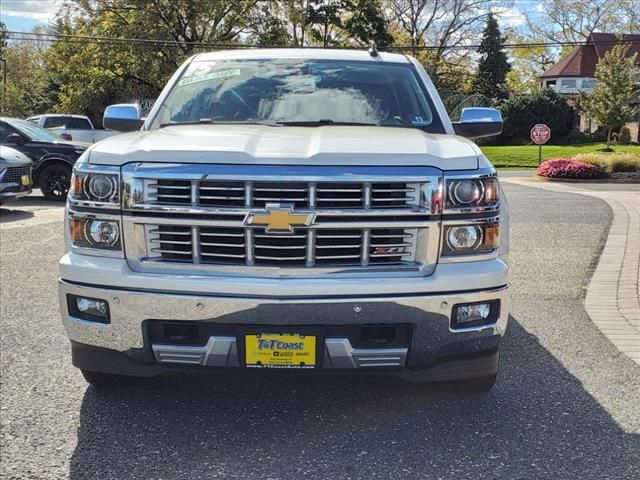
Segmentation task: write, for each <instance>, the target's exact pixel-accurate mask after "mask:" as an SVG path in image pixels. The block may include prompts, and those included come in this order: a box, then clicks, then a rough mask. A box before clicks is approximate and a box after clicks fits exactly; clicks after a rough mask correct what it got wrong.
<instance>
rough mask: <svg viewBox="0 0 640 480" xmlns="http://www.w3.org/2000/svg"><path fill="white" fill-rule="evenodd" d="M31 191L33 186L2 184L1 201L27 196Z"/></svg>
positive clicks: (0, 188) (0, 187)
mask: <svg viewBox="0 0 640 480" xmlns="http://www.w3.org/2000/svg"><path fill="white" fill-rule="evenodd" d="M30 193H31V186H22V185H20V184H17V183H4V184H0V202H6V201H7V200H12V199H16V198H20V197H25V196H27V195H29V194H30Z"/></svg>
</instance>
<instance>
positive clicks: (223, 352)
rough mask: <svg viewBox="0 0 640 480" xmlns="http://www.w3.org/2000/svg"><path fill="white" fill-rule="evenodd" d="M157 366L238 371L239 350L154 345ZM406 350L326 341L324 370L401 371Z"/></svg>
mask: <svg viewBox="0 0 640 480" xmlns="http://www.w3.org/2000/svg"><path fill="white" fill-rule="evenodd" d="M152 349H153V353H154V356H155V358H156V360H157V361H158V363H161V364H165V365H171V364H174V365H175V364H178V365H198V366H204V367H238V366H239V365H240V362H239V359H238V346H237V342H236V338H235V337H225V336H212V337H210V338H209V341H208V342H207V344H206V345H202V346H191V345H166V344H153V345H152ZM408 351H409V349H408V348H406V347H405V348H353V346H352V345H351V342H350V341H349V339H348V338H327V339H326V341H325V362H326V363H325V365H324V367H325V368H341V369H350V368H369V367H387V368H392V367H395V368H402V367H404V365H405V361H406V359H407V352H408Z"/></svg>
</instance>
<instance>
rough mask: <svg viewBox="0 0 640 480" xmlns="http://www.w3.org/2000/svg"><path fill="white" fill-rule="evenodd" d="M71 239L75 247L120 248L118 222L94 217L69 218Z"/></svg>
mask: <svg viewBox="0 0 640 480" xmlns="http://www.w3.org/2000/svg"><path fill="white" fill-rule="evenodd" d="M69 229H70V233H71V241H72V242H73V244H74V245H75V246H76V247H87V248H101V249H107V250H120V249H121V242H120V224H119V222H117V221H114V220H100V219H95V218H71V219H69Z"/></svg>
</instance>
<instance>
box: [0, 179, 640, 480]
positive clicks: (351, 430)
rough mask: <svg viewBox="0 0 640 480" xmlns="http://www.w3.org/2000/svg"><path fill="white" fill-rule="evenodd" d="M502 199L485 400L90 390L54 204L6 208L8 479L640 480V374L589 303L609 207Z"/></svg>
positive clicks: (400, 386) (543, 195)
mask: <svg viewBox="0 0 640 480" xmlns="http://www.w3.org/2000/svg"><path fill="white" fill-rule="evenodd" d="M506 190H507V194H508V195H509V201H510V205H511V208H512V221H513V224H512V242H513V243H512V245H513V247H512V276H511V281H512V294H513V304H512V318H511V323H510V326H509V330H508V332H507V335H506V337H505V340H504V345H503V347H504V349H503V355H502V369H501V372H500V375H499V378H498V384H497V386H496V388H495V389H494V390H492V391H491V392H490V393H489V394H488V395H485V396H476V397H474V396H464V395H460V394H452V393H446V392H441V391H434V390H432V389H429V388H425V387H421V386H416V385H412V384H406V383H402V382H399V381H395V380H391V379H387V378H352V377H339V378H331V377H320V378H316V377H314V378H308V377H296V378H290V377H277V376H276V377H274V376H265V377H262V376H259V377H251V378H246V377H235V378H234V377H229V376H209V375H198V374H172V375H168V376H166V377H162V378H158V379H155V380H151V381H148V382H141V383H140V384H138V385H134V386H131V387H127V388H121V389H118V390H114V391H111V392H107V393H105V392H101V391H98V390H95V389H93V388H91V387H87V385H86V384H85V383H84V381H83V380H82V377H81V376H80V374H79V373H78V372H77V371H76V370H75V369H74V368H73V367H71V365H70V358H69V348H68V341H67V339H66V337H65V335H64V332H63V329H62V326H61V323H60V319H59V314H58V306H57V298H56V278H57V271H56V266H55V263H56V260H57V258H58V257H59V256H60V255H61V254H62V251H63V247H62V226H61V223H60V221H59V220H58V219H56V218H54V216H55V215H56V214H54V213H52V212H50V213H49V215H51V217H49V218H48V220H47V221H40V220H37V219H35V218H29V219H26V220H25V221H24V223H23V224H22V225H20V226H18V227H16V226H15V225H17V222H16V221H10V220H6V221H5V219H6V218H8V217H6V216H5V213H4V211H3V212H2V213H0V221H1V222H2V224H1V225H0V235H1V238H0V240H1V241H0V255H1V256H0V258H1V260H2V265H1V271H0V274H1V276H0V281H1V285H2V292H1V295H2V297H1V302H0V329H1V344H0V347H1V349H2V356H1V358H0V366H1V373H2V384H1V391H0V408H1V410H0V413H1V415H0V426H1V432H0V435H1V436H0V447H1V448H2V456H1V460H0V462H1V463H0V476H2V477H3V478H11V479H58V478H72V479H93V478H95V479H98V478H99V479H118V480H120V479H134V478H136V479H145V480H147V479H163V480H171V479H212V478H229V479H254V478H255V479H258V478H259V479H268V478H271V479H289V478H299V477H304V478H309V479H327V478H331V479H360V478H362V479H365V478H366V479H373V478H380V479H405V478H406V479H414V478H428V479H456V480H458V479H466V478H469V479H509V480H515V479H527V480H528V479H553V480H557V479H563V480H565V479H598V480H601V479H616V480H618V479H635V478H637V473H638V470H639V468H640V393H639V392H640V366H638V365H637V364H636V363H635V362H634V361H633V360H632V359H631V358H629V357H628V356H626V355H625V354H623V353H621V352H620V351H619V350H618V349H617V348H616V347H615V346H614V345H613V344H612V343H611V342H610V341H609V340H608V339H607V338H606V337H605V336H604V335H603V334H602V333H601V332H600V330H599V329H598V328H597V327H596V326H595V324H594V323H593V322H592V321H591V319H590V318H589V316H588V315H587V313H586V312H585V309H584V298H585V293H586V289H587V287H588V284H589V278H590V276H591V274H592V272H593V271H594V269H595V267H596V265H597V262H598V256H599V253H600V251H601V250H602V248H603V246H604V245H605V242H606V239H607V232H608V228H609V224H610V222H611V221H612V219H613V214H612V210H611V208H610V207H609V206H608V204H607V203H606V202H604V201H602V200H600V199H598V198H593V197H588V196H584V195H576V194H573V193H565V192H555V191H542V190H540V189H538V188H530V187H525V186H521V185H515V184H506ZM56 209H57V210H58V211H59V210H60V207H54V208H53V210H56ZM58 215H61V213H58ZM34 217H37V214H34ZM60 218H61V217H60Z"/></svg>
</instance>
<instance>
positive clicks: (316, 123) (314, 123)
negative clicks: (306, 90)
mask: <svg viewBox="0 0 640 480" xmlns="http://www.w3.org/2000/svg"><path fill="white" fill-rule="evenodd" d="M276 123H277V124H278V125H284V126H286V127H322V126H324V125H342V126H356V127H376V126H378V124H377V123H363V122H336V121H335V120H331V119H330V118H323V119H320V120H299V121H291V122H276Z"/></svg>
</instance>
